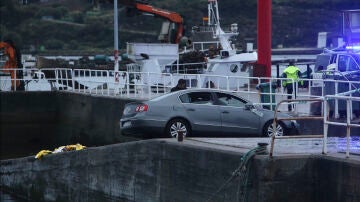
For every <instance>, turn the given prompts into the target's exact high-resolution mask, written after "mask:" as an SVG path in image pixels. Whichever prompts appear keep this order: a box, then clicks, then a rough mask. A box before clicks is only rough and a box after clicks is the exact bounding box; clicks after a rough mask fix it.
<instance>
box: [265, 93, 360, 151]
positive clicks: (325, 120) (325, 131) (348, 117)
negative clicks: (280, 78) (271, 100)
mask: <svg viewBox="0 0 360 202" xmlns="http://www.w3.org/2000/svg"><path fill="white" fill-rule="evenodd" d="M347 94H351V92H348V93H347ZM339 99H342V100H346V112H347V114H346V121H345V122H341V121H342V120H341V119H331V118H330V114H329V113H330V108H329V101H331V100H339ZM354 101H356V102H358V104H360V97H350V96H342V95H326V96H325V97H323V98H318V99H296V100H282V101H280V102H279V103H278V104H277V106H276V109H275V112H274V120H273V128H276V125H277V124H278V121H281V120H323V134H319V135H318V134H315V135H296V136H275V135H274V136H272V137H271V144H270V152H269V155H270V157H273V153H274V147H275V139H299V138H322V142H323V147H322V153H323V154H327V153H328V149H327V142H328V132H329V131H328V127H329V125H337V126H345V127H346V149H345V153H346V157H347V158H349V157H350V140H351V137H350V130H351V128H352V127H360V123H355V122H351V119H352V116H351V113H352V108H351V103H352V102H354ZM303 102H323V103H324V109H325V110H324V113H323V116H299V117H287V118H279V117H278V116H277V114H278V109H279V106H280V105H281V104H284V103H286V104H297V103H303ZM357 138H360V137H357ZM355 142H356V141H355ZM354 153H355V154H360V148H359V149H356V151H354Z"/></svg>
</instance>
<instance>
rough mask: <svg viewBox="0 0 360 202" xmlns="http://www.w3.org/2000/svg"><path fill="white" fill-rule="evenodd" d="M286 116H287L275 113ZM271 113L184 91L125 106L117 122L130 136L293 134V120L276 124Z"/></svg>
mask: <svg viewBox="0 0 360 202" xmlns="http://www.w3.org/2000/svg"><path fill="white" fill-rule="evenodd" d="M278 116H279V117H288V116H289V115H287V114H282V113H279V114H278ZM273 119H274V112H273V111H270V110H266V109H262V108H261V107H259V106H254V105H253V104H252V103H251V102H250V101H248V100H246V99H244V98H242V97H240V96H237V95H236V94H233V93H230V92H226V91H221V90H214V89H188V90H180V91H176V92H172V93H168V94H165V95H162V96H160V97H157V98H154V99H151V100H149V101H144V102H132V103H128V104H126V105H125V107H124V111H123V115H122V117H121V119H120V130H121V132H122V134H123V135H129V136H134V137H143V138H149V137H177V135H178V133H179V132H182V133H183V135H184V136H204V137H252V136H253V137H270V136H272V135H277V136H281V135H289V134H297V132H298V130H297V129H298V124H297V123H296V121H287V120H285V121H279V122H278V124H277V126H276V129H275V128H273V124H272V123H273Z"/></svg>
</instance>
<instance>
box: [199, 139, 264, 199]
mask: <svg viewBox="0 0 360 202" xmlns="http://www.w3.org/2000/svg"><path fill="white" fill-rule="evenodd" d="M267 145H268V144H267V143H258V146H257V147H255V148H254V149H251V150H250V151H248V152H247V153H245V154H244V155H243V156H242V157H241V159H240V160H241V161H240V165H239V167H237V168H236V169H235V171H234V172H233V173H232V175H231V176H230V177H229V179H227V180H226V181H225V182H224V184H222V185H221V186H220V187H219V189H218V190H217V191H216V192H215V193H214V194H212V195H211V196H210V198H208V199H207V200H206V201H207V202H210V201H212V200H213V199H214V197H215V196H216V195H217V194H218V193H219V192H220V191H221V190H223V189H224V188H225V187H226V186H227V185H228V184H229V183H230V182H231V181H232V180H233V179H234V178H235V177H237V176H239V188H238V192H237V198H238V201H245V200H246V194H247V184H248V178H249V170H250V169H249V168H250V167H251V162H252V161H250V160H251V159H253V157H254V156H255V155H265V154H268V152H267V148H266V146H267ZM239 195H240V198H239Z"/></svg>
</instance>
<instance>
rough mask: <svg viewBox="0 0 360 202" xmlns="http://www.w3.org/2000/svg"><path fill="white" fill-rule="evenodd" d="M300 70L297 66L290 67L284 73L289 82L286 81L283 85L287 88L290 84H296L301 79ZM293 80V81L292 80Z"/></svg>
mask: <svg viewBox="0 0 360 202" xmlns="http://www.w3.org/2000/svg"><path fill="white" fill-rule="evenodd" d="M299 71H300V70H299V68H297V67H295V66H288V67H287V68H286V69H285V70H284V73H285V74H286V78H288V79H287V80H285V81H284V82H283V83H282V85H283V86H286V84H288V83H293V82H296V81H297V80H298V79H299V76H298V72H299ZM292 79H293V80H292Z"/></svg>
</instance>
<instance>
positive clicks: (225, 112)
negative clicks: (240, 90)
mask: <svg viewBox="0 0 360 202" xmlns="http://www.w3.org/2000/svg"><path fill="white" fill-rule="evenodd" d="M221 113H223V114H228V113H229V112H228V111H223V112H221Z"/></svg>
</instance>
